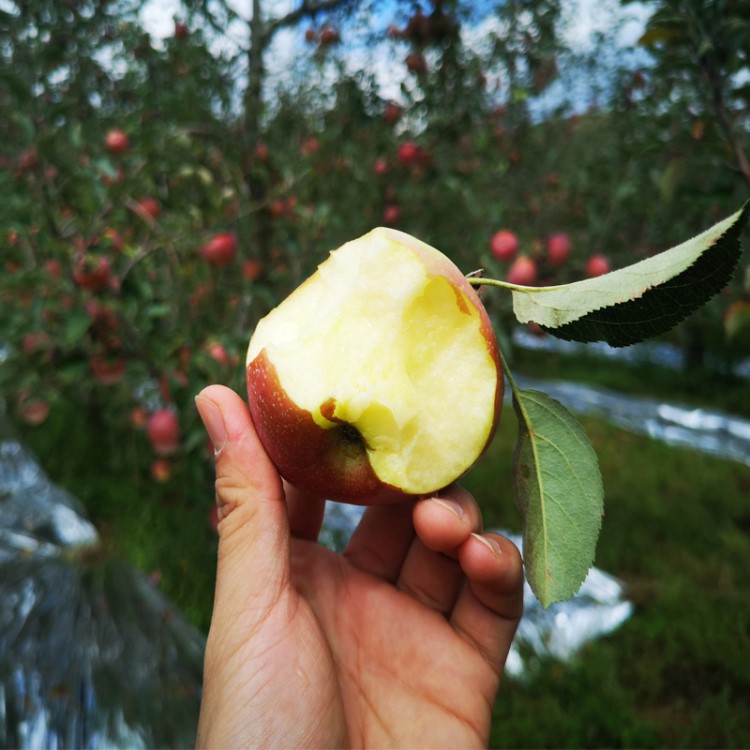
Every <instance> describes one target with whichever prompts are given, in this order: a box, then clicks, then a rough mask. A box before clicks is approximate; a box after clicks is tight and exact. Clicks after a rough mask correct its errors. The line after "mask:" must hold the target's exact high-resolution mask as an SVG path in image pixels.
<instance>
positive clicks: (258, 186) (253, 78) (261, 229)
mask: <svg viewBox="0 0 750 750" xmlns="http://www.w3.org/2000/svg"><path fill="white" fill-rule="evenodd" d="M267 43H268V37H267V35H266V30H265V25H264V23H263V15H262V12H261V2H260V0H253V15H252V18H251V19H250V49H249V50H248V80H247V89H246V91H245V142H246V145H247V163H246V165H245V183H246V185H247V188H248V191H249V193H250V197H251V199H252V201H253V204H254V205H256V206H263V204H265V203H266V201H267V200H268V192H269V185H268V177H267V174H266V173H265V171H264V170H262V169H258V168H257V165H255V164H254V163H253V161H254V159H253V154H254V153H255V147H256V146H257V144H258V143H259V142H260V141H261V139H262V134H263V82H264V80H265V73H266V71H265V66H264V63H263V55H264V53H265V47H266V44H267ZM253 216H254V223H253V228H252V239H253V245H254V254H257V255H258V256H259V257H260V258H261V259H262V260H264V261H268V260H269V259H270V255H271V246H272V243H273V227H272V225H271V221H270V216H269V215H268V213H267V212H266V211H265V210H263V209H261V210H260V211H257V212H256V213H254V215H253Z"/></svg>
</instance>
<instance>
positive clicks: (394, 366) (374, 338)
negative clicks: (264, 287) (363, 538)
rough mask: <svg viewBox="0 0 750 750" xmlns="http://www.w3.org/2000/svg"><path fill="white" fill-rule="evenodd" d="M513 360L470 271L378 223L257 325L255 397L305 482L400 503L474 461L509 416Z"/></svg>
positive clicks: (275, 452) (257, 413) (274, 449)
mask: <svg viewBox="0 0 750 750" xmlns="http://www.w3.org/2000/svg"><path fill="white" fill-rule="evenodd" d="M459 362H460V363H461V366H460V367H457V366H456V365H457V363H459ZM500 367H501V361H500V353H499V350H498V347H497V342H496V340H495V335H494V332H493V328H492V324H491V322H490V319H489V317H488V315H487V312H486V311H485V309H484V307H483V305H482V303H481V301H480V300H479V297H478V296H477V294H476V292H475V291H474V290H473V288H472V287H471V285H470V284H469V282H468V281H467V279H466V277H465V276H464V275H463V274H462V273H461V271H460V270H459V269H458V268H457V267H456V266H455V265H454V264H453V262H452V261H451V260H450V259H449V258H447V257H446V256H445V255H443V254H442V253H440V252H439V251H438V250H436V249H434V248H432V247H430V246H429V245H426V244H425V243H423V242H420V241H419V240H417V239H415V238H414V237H411V236H410V235H407V234H404V233H403V232H398V231H396V230H393V229H385V228H379V229H375V230H373V231H372V232H370V233H369V234H367V235H365V236H364V237H361V238H359V239H357V240H354V241H353V242H349V243H347V244H345V245H343V246H342V247H341V248H339V249H338V250H335V251H333V252H332V253H331V255H330V256H329V258H328V259H327V260H326V261H325V262H324V263H322V264H321V265H320V267H319V269H318V271H317V272H316V273H315V274H313V276H312V277H310V278H309V279H308V280H307V281H306V282H305V283H304V284H302V285H301V286H300V287H298V288H297V290H296V291H294V292H293V293H292V294H291V295H290V296H289V297H288V298H287V299H286V300H285V301H284V302H282V303H281V304H280V305H279V306H278V307H277V308H275V309H274V310H273V311H272V312H271V313H269V315H267V316H266V317H265V318H264V319H263V320H262V321H261V322H260V323H259V324H258V326H257V328H256V329H255V332H254V334H253V336H252V338H251V340H250V345H249V348H248V354H247V385H248V400H249V403H250V408H251V411H252V413H253V419H254V421H255V424H256V427H257V429H258V434H259V436H260V439H261V441H262V442H263V444H264V446H265V448H266V450H267V451H268V453H269V455H270V457H271V459H272V460H273V461H274V463H275V464H276V466H277V468H278V469H279V470H280V472H281V474H282V475H283V476H284V477H285V478H286V479H287V480H288V481H290V482H291V483H292V484H296V485H299V486H302V487H304V488H306V489H307V490H308V491H310V492H311V493H313V494H316V495H318V496H320V497H327V498H330V499H340V500H345V501H349V502H358V503H366V504H372V503H378V502H390V501H393V500H396V499H399V498H403V497H404V495H421V494H427V493H430V492H434V491H436V490H438V489H440V488H442V487H444V486H446V485H448V484H450V483H451V482H453V481H455V480H456V479H457V478H458V477H460V476H461V475H462V474H463V473H464V472H466V471H467V470H468V469H469V468H470V467H471V466H472V465H473V464H474V462H475V461H476V460H477V458H478V457H479V456H480V455H481V454H482V452H483V451H484V449H485V447H486V446H487V444H488V443H489V441H490V440H491V438H492V435H493V433H494V430H495V427H496V425H497V422H498V419H499V415H500V409H501V403H502V393H503V379H502V376H501V369H500ZM450 405H455V407H456V408H457V409H458V410H459V411H460V414H461V418H460V419H456V418H455V415H456V412H455V410H454V409H452V408H449V407H450Z"/></svg>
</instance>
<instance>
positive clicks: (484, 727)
mask: <svg viewBox="0 0 750 750" xmlns="http://www.w3.org/2000/svg"><path fill="white" fill-rule="evenodd" d="M292 565H293V569H292V581H293V584H294V587H295V589H296V590H295V591H290V592H289V593H288V597H289V602H283V603H280V604H281V606H282V608H283V609H284V610H285V611H286V612H288V613H290V614H291V615H292V619H291V620H290V622H289V630H288V632H289V635H290V638H292V639H293V641H296V642H297V643H299V642H300V641H301V642H305V643H307V644H309V646H310V647H311V648H310V649H309V650H308V649H306V652H307V653H308V654H309V656H310V657H311V660H310V664H311V665H312V666H313V667H314V668H315V669H317V670H319V671H321V672H323V674H319V675H316V676H315V677H314V678H311V679H309V680H308V685H321V684H325V685H329V686H330V691H327V692H325V693H321V692H319V691H318V690H316V689H314V688H313V689H309V690H306V689H305V685H304V683H300V691H299V695H298V700H300V701H310V702H312V703H313V704H317V705H309V707H308V711H309V714H310V715H315V714H316V713H317V714H318V715H319V716H320V717H321V718H322V717H323V716H327V717H328V718H327V719H324V720H322V722H321V725H319V726H318V727H317V729H318V730H319V731H321V732H322V733H323V734H322V736H321V735H318V736H317V737H316V738H315V739H314V740H313V741H312V743H308V741H307V740H305V741H304V743H303V744H312V745H318V744H320V745H329V746H330V745H331V744H335V745H342V744H344V745H348V746H358V747H392V746H401V747H419V746H424V747H437V746H448V747H470V746H483V745H484V744H485V743H486V738H487V735H488V732H489V723H490V715H491V710H492V704H493V702H494V697H495V694H496V692H497V688H498V684H499V674H498V672H497V671H496V670H495V669H494V668H493V667H492V666H491V665H490V664H489V663H488V662H487V661H486V660H485V659H484V658H483V656H482V655H481V654H480V652H479V651H478V650H477V649H476V648H475V647H474V646H473V645H472V644H471V643H470V641H469V640H467V638H465V637H464V636H462V635H461V634H459V633H458V632H457V631H456V630H455V629H454V626H453V625H451V623H450V622H449V621H448V620H447V619H446V617H445V616H443V614H441V613H440V612H437V611H435V610H433V609H431V608H430V607H428V606H426V605H425V604H423V603H421V602H420V601H418V600H417V599H415V598H414V597H413V596H412V595H411V594H409V593H406V592H405V591H402V590H400V589H398V588H397V587H396V586H394V585H393V584H392V583H389V582H388V581H385V580H383V579H381V578H379V577H377V576H375V575H373V574H372V573H369V572H367V571H363V570H361V569H359V568H357V567H356V566H355V565H353V564H352V563H351V562H350V561H349V560H348V559H347V558H345V557H342V556H339V555H335V554H333V553H331V552H330V551H328V550H326V549H324V548H322V547H319V546H317V545H315V544H313V543H310V542H305V541H299V540H297V541H295V543H294V544H293V549H292ZM295 600H296V601H295ZM279 645H280V646H281V652H280V655H281V657H282V659H283V658H285V654H284V653H283V652H285V651H286V647H285V646H284V645H283V644H279ZM313 650H314V651H315V652H317V653H314V652H313ZM321 678H323V679H321ZM326 730H331V734H330V735H328V736H325V735H326Z"/></svg>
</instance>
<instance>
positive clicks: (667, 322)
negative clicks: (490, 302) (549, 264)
mask: <svg viewBox="0 0 750 750" xmlns="http://www.w3.org/2000/svg"><path fill="white" fill-rule="evenodd" d="M749 216H750V201H748V202H747V203H746V204H745V205H744V206H743V207H742V208H741V209H740V210H739V211H737V212H736V213H734V214H733V215H732V216H730V217H729V218H727V219H724V220H723V221H720V222H719V223H718V224H715V225H714V226H713V227H711V228H710V229H707V230H706V231H705V232H703V233H702V234H699V235H698V236H697V237H693V238H692V239H691V240H688V241H687V242H684V243H682V244H681V245H678V246H676V247H673V248H671V249H670V250H665V251H664V252H662V253H659V254H658V255H654V256H652V257H650V258H647V259H645V260H642V261H640V262H638V263H634V264H633V265H630V266H626V267H625V268H621V269H619V270H618V271H612V272H611V273H607V274H605V275H603V276H599V277H597V278H593V279H585V280H584V281H578V282H575V283H573V284H565V285H561V286H554V287H517V288H515V289H513V311H514V313H515V315H516V318H517V319H518V320H519V321H520V322H521V323H530V322H535V323H538V324H539V325H540V326H541V327H542V328H543V329H544V330H546V331H548V332H549V333H551V334H552V335H554V336H556V337H558V338H562V339H568V340H571V341H581V342H591V341H606V342H607V343H608V344H611V345H612V346H629V345H630V344H635V343H637V342H639V341H643V340H644V339H647V338H650V337H652V336H658V335H659V334H662V333H665V332H666V331H668V330H670V329H671V328H673V327H674V326H675V325H677V323H679V322H680V321H681V320H683V319H684V318H686V317H687V316H688V315H690V314H691V313H692V312H694V311H695V310H697V309H698V308H699V307H701V306H702V305H703V304H704V303H706V302H707V301H708V300H709V299H710V298H711V297H713V296H714V295H715V294H717V293H718V292H719V291H720V290H721V289H722V288H723V287H724V286H725V285H726V284H727V283H728V282H729V280H730V279H731V278H732V274H733V273H734V270H735V268H736V266H737V263H738V261H739V258H740V254H741V251H742V248H741V245H740V234H741V232H742V229H743V227H744V225H745V223H746V222H747V220H748V217H749Z"/></svg>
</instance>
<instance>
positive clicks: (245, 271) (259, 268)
mask: <svg viewBox="0 0 750 750" xmlns="http://www.w3.org/2000/svg"><path fill="white" fill-rule="evenodd" d="M262 275H263V264H262V263H261V262H260V261H259V260H256V259H255V258H248V259H247V260H246V261H245V262H244V263H243V264H242V278H243V279H245V281H257V280H258V279H259V278H260V277H261V276H262Z"/></svg>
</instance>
